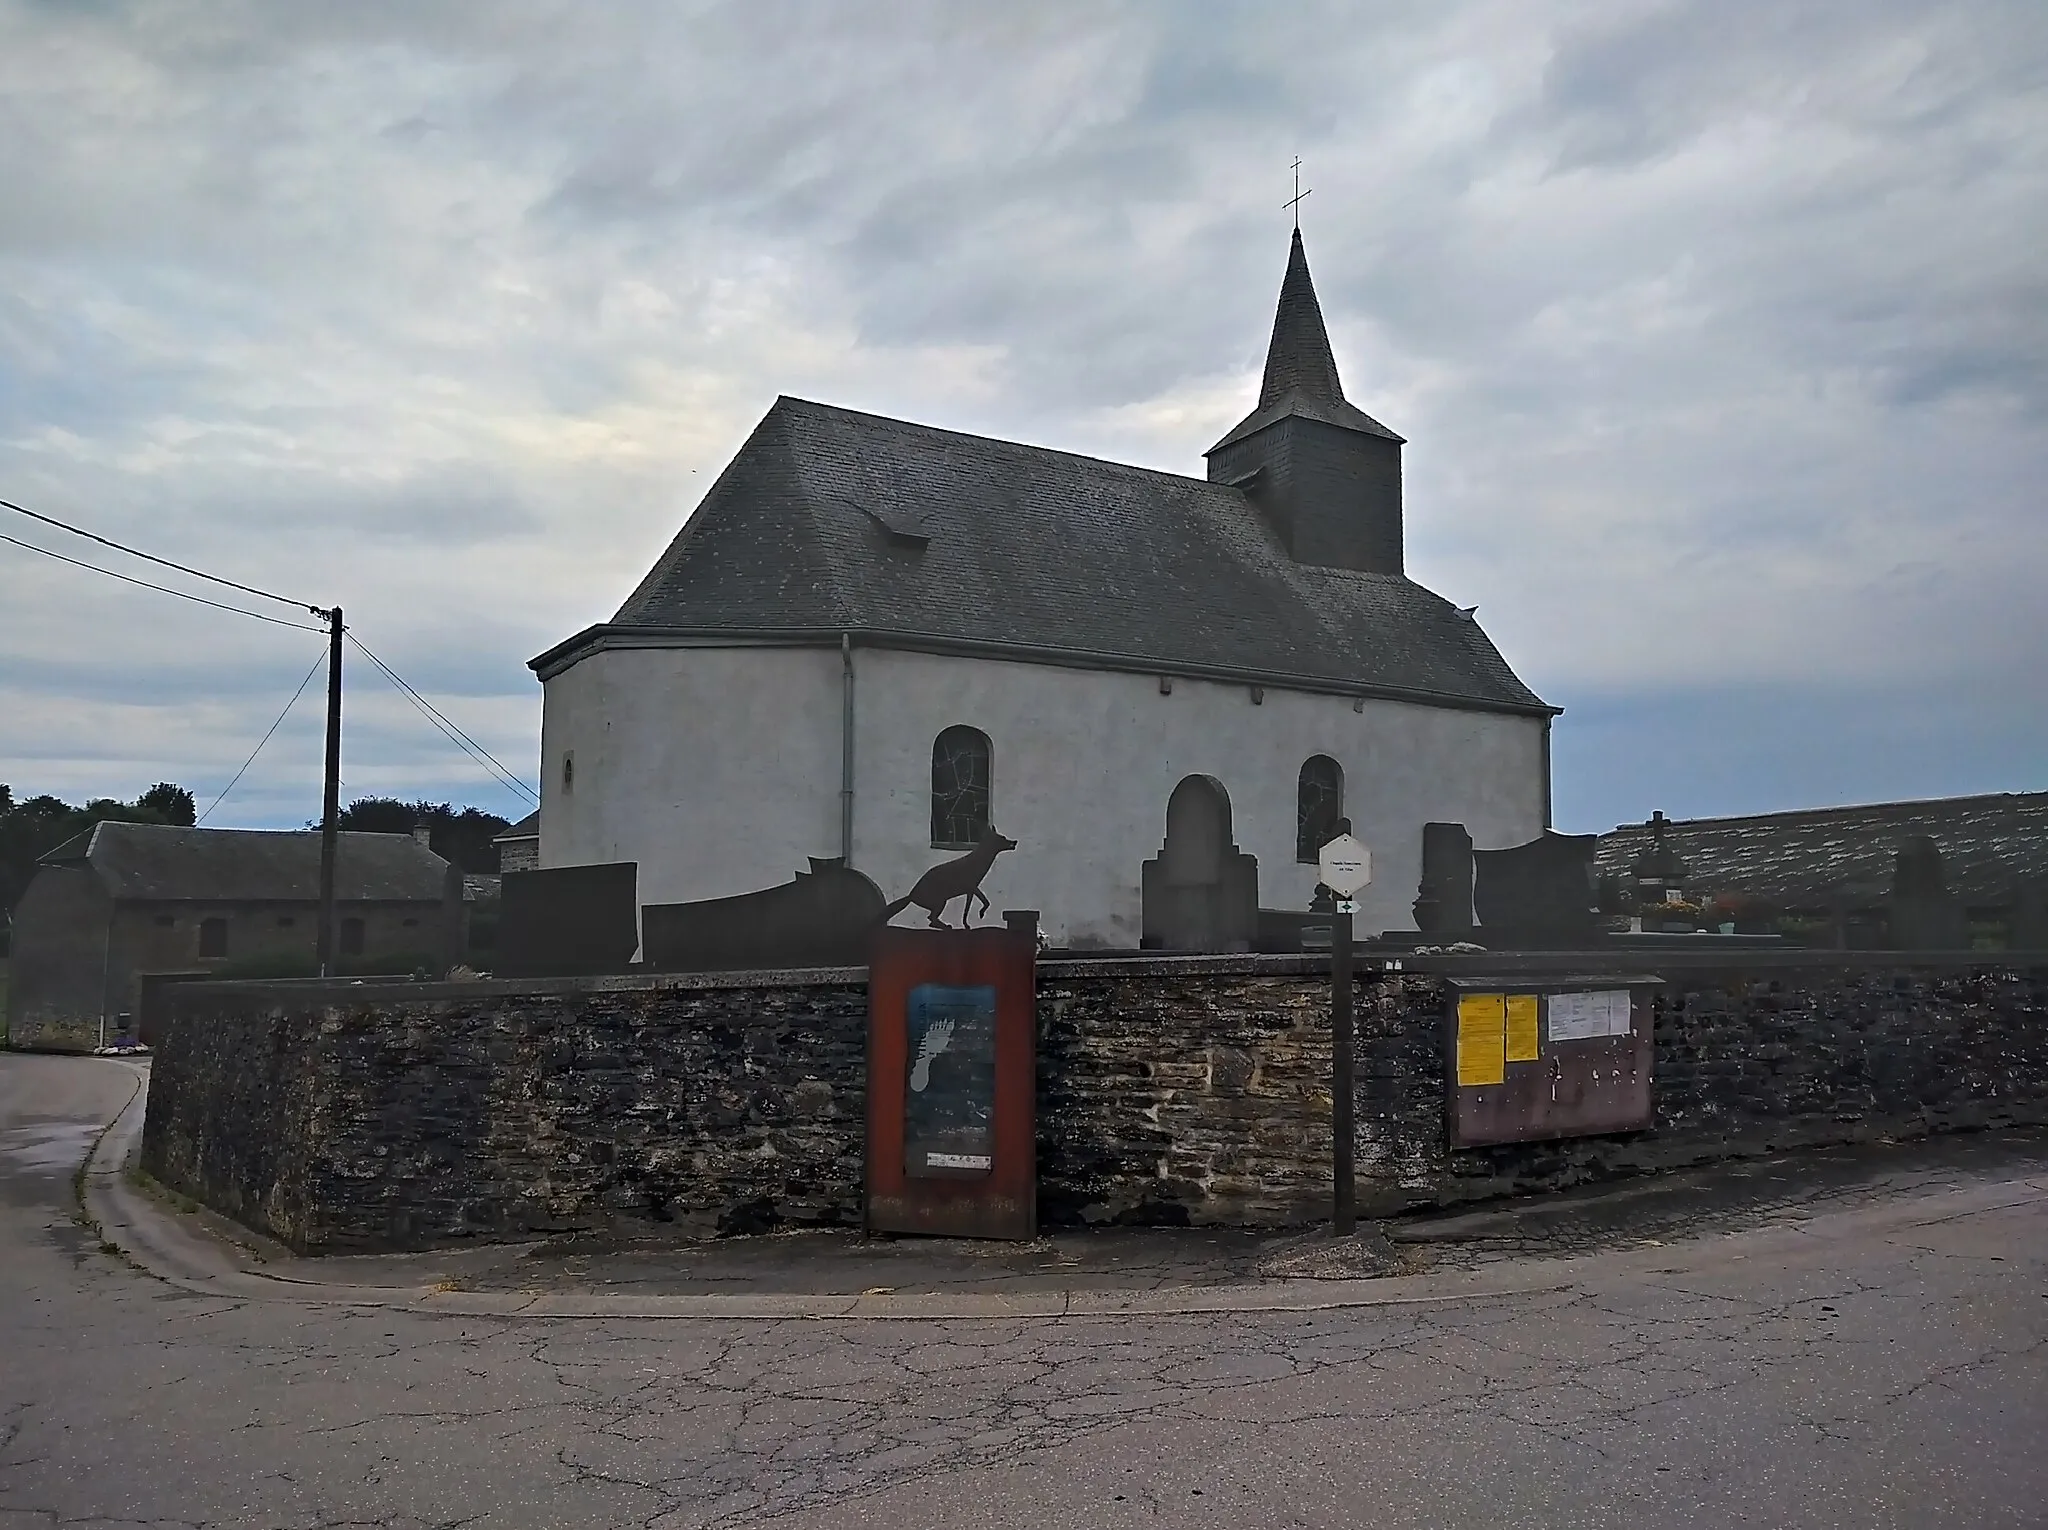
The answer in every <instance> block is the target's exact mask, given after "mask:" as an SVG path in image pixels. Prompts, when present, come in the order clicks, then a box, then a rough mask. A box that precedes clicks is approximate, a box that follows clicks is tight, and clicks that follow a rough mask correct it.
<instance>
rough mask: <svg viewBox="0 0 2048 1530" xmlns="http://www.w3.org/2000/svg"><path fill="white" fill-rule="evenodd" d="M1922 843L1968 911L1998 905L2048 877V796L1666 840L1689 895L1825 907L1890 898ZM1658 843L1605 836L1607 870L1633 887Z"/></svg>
mask: <svg viewBox="0 0 2048 1530" xmlns="http://www.w3.org/2000/svg"><path fill="white" fill-rule="evenodd" d="M1915 834H1926V835H1930V836H1931V837H1932V838H1933V840H1934V842H1935V844H1936V845H1937V846H1939V847H1940V850H1941V864H1942V871H1943V873H1944V875H1945V876H1946V878H1947V880H1948V884H1949V887H1950V889H1951V890H1952V891H1953V892H1955V893H1957V894H1958V895H1959V896H1960V897H1961V898H1962V899H1963V901H1964V902H1965V903H1970V904H1977V905H1992V904H2000V903H2003V902H2005V901H2006V899H2007V898H2009V897H2010V896H2011V894H2012V888H2013V883H2014V881H2015V880H2016V879H2018V878H2021V877H2026V878H2034V877H2048V792H2005V793H1999V794H1996V795H1990V796H1981V797H1938V798H1932V799H1929V800H1926V801H1919V802H1873V803H1865V804H1861V805H1858V806H1855V807H1838V808H1817V809H1812V810H1809V811H1806V812H1797V813H1759V814H1756V815H1754V816H1752V817H1747V818H1693V819H1680V820H1677V821H1675V822H1672V823H1670V824H1668V825H1667V826H1666V828H1665V831H1664V841H1665V843H1666V845H1668V846H1669V847H1670V848H1671V849H1673V850H1675V851H1676V852H1677V853H1678V855H1679V857H1680V859H1682V860H1683V861H1685V863H1686V867H1687V881H1686V885H1687V887H1688V888H1689V889H1696V890H1699V891H1702V892H1709V893H1723V892H1733V893H1747V894H1749V895H1751V896H1753V897H1757V898H1761V899H1763V900H1764V901H1765V902H1768V903H1772V904H1775V905H1777V906H1778V907H1780V908H1825V907H1827V906H1828V904H1829V902H1830V899H1831V898H1832V896H1833V894H1834V891H1835V889H1837V888H1840V889H1842V890H1843V891H1844V892H1845V893H1847V894H1848V895H1849V897H1850V899H1851V901H1852V902H1858V903H1869V902H1873V901H1875V900H1878V899H1881V898H1883V897H1884V896H1885V894H1886V893H1887V892H1888V891H1889V889H1890V887H1891V880H1892V864H1893V859H1894V857H1895V856H1896V855H1897V853H1898V848H1899V845H1900V843H1901V842H1902V841H1904V840H1905V839H1906V838H1908V837H1909V836H1911V835H1915ZM1650 839H1651V834H1650V828H1649V826H1648V825H1647V824H1623V825H1622V826H1621V827H1619V828H1617V829H1615V830H1614V831H1613V832H1612V833H1611V834H1603V835H1601V836H1600V847H1599V851H1598V853H1597V865H1598V868H1599V870H1600V871H1601V872H1602V873H1604V874H1610V875H1613V876H1615V877H1618V878H1626V877H1627V876H1628V874H1629V866H1630V864H1631V863H1632V862H1633V861H1634V860H1635V858H1636V857H1637V856H1638V855H1640V854H1641V853H1642V852H1643V851H1644V850H1646V849H1648V848H1649V845H1650Z"/></svg>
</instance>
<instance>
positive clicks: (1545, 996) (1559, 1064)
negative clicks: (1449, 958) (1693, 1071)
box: [1444, 974, 1660, 1147]
mask: <svg viewBox="0 0 2048 1530" xmlns="http://www.w3.org/2000/svg"><path fill="white" fill-rule="evenodd" d="M1659 982H1660V980H1659V979H1657V978H1653V977H1640V976H1626V975H1623V976H1608V975H1601V974H1592V975H1588V976H1583V977H1580V976H1573V977H1568V978H1546V979H1543V980H1541V981H1533V982H1532V981H1521V980H1517V979H1514V978H1511V977H1488V978H1458V979H1454V980H1452V982H1451V984H1450V998H1449V1001H1448V1004H1447V1006H1446V1008H1447V1013H1446V1016H1445V1048H1444V1052H1445V1055H1444V1082H1445V1116H1446V1120H1447V1123H1448V1126H1449V1130H1450V1140H1451V1146H1452V1147H1479V1146H1483V1145H1485V1144H1487V1143H1493V1142H1528V1141H1537V1140H1542V1139H1545V1138H1557V1137H1593V1136H1601V1135H1605V1134H1608V1133H1612V1132H1631V1131H1642V1130H1644V1129H1645V1128H1647V1127H1648V1126H1649V1125H1650V1124H1651V1121H1652V1118H1653V1096H1652V1092H1651V1077H1650V1074H1651V1065H1652V1063H1653V1061H1654V1059H1655V1055H1656V1053H1655V1041H1654V1037H1653V1035H1652V1021H1653V1010H1652V1006H1651V1002H1650V998H1651V995H1652V993H1653V992H1654V991H1655V989H1656V987H1657V986H1658V984H1659Z"/></svg>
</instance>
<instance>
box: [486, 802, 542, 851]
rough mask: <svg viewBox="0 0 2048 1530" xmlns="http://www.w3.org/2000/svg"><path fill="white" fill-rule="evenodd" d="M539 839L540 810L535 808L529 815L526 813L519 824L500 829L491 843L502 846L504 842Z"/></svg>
mask: <svg viewBox="0 0 2048 1530" xmlns="http://www.w3.org/2000/svg"><path fill="white" fill-rule="evenodd" d="M539 838H540V809H539V808H535V809H534V810H533V811H532V812H531V813H528V814H527V815H526V816H525V817H524V818H522V819H520V820H519V822H517V823H515V824H508V825H507V826H506V827H505V828H503V829H501V830H500V831H499V832H498V833H497V834H496V835H495V836H493V837H492V839H491V843H492V844H494V845H502V844H504V843H506V841H508V840H516V839H539Z"/></svg>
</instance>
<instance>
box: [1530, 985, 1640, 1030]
mask: <svg viewBox="0 0 2048 1530" xmlns="http://www.w3.org/2000/svg"><path fill="white" fill-rule="evenodd" d="M1545 1007H1546V1008H1547V1009H1548V1010H1549V1027H1548V1032H1549V1036H1550V1039H1551V1040H1552V1041H1587V1040H1590V1039H1592V1038H1593V1037H1596V1036H1626V1035H1628V1033H1629V1030H1630V1028H1631V1026H1630V1012H1629V997H1628V990H1627V989H1626V988H1616V989H1610V990H1607V991H1605V992H1601V993H1554V994H1552V995H1550V997H1549V998H1548V999H1547V1000H1546V1001H1545Z"/></svg>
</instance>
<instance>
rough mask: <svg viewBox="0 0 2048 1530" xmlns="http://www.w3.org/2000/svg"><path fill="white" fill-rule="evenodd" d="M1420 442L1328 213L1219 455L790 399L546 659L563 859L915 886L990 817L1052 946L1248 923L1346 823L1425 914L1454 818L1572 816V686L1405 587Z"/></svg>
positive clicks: (1535, 826) (1119, 944)
mask: <svg viewBox="0 0 2048 1530" xmlns="http://www.w3.org/2000/svg"><path fill="white" fill-rule="evenodd" d="M1402 445H1403V440H1402V438H1401V437H1400V436H1399V435H1397V434H1395V432H1393V431H1392V430H1389V429H1388V428H1387V427H1386V426H1384V425H1382V424H1380V423H1379V422H1378V421H1377V420H1375V419H1373V418H1371V417H1370V416H1369V415H1367V414H1365V413H1364V412H1363V411H1362V410H1360V409H1358V408H1357V407H1356V406H1355V405H1353V404H1352V403H1350V402H1349V401H1348V400H1347V399H1346V398H1345V396H1344V390H1343V387H1342V385H1341V384H1340V382H1339V381H1338V375H1337V365H1336V360H1335V358H1334V356H1333V355H1332V352H1331V348H1330V340H1329V335H1328V332H1327V330H1326V328H1325V326H1324V323H1323V315H1322V310H1321V307H1320V305H1319V304H1318V303H1317V301H1316V294H1315V288H1314V286H1313V284H1312V282H1311V281H1310V278H1309V268H1308V258H1307V255H1306V253H1305V251H1304V249H1303V246H1302V241H1301V233H1300V231H1299V230H1298V229H1297V230H1296V231H1295V234H1294V241H1293V246H1292V249H1291V250H1290V253H1289V256H1288V261H1287V271H1286V275H1285V277H1284V279H1283V281H1282V285H1281V289H1280V301H1279V307H1278V311H1277V313H1276V314H1275V317H1274V321H1273V336H1272V342H1271V346H1270V348H1269V350H1268V352H1267V356H1266V368H1265V376H1264V380H1263V382H1262V384H1261V386H1260V389H1259V397H1258V401H1257V403H1256V404H1255V405H1254V407H1253V408H1252V410H1251V412H1250V413H1249V414H1247V415H1246V416H1245V417H1244V419H1243V420H1242V421H1241V422H1240V423H1239V424H1238V425H1236V426H1235V427H1234V428H1233V429H1232V430H1230V431H1229V433H1227V434H1226V435H1225V436H1224V437H1223V438H1222V439H1221V440H1220V441H1218V442H1217V443H1216V444H1215V445H1214V446H1213V447H1211V448H1210V449H1209V451H1208V453H1207V454H1206V455H1207V463H1208V471H1207V473H1206V475H1205V476H1203V477H1201V478H1195V477H1184V476H1181V475H1179V474H1174V473H1164V472H1157V471H1153V470H1150V469H1146V468H1138V467H1129V466H1125V465H1124V464H1121V463H1116V462H1106V461H1102V460H1099V459H1096V458H1091V457H1083V456H1076V455H1073V454H1070V453H1066V452H1060V451H1053V450H1048V449H1046V448H1043V447H1037V446H1022V445H1018V444H1016V443H1014V442H1009V441H999V440H992V439H989V438H986V437H982V436H975V435H966V434H962V433H959V432H955V431H949V430H940V429H937V428H935V427H932V426H929V425H919V424H913V423H911V422H909V421H905V420H894V419H886V418H883V417H881V416H877V415H871V414H863V413H859V412H857V411H855V410H851V409H842V408H837V407H834V406H832V405H827V404H818V403H811V402H807V401H805V400H802V399H795V398H787V397H785V398H780V399H777V400H776V402H775V404H774V405H773V407H772V408H770V409H769V411H768V413H767V414H766V415H765V416H764V417H763V418H762V420H761V422H760V424H759V425H757V426H756V427H755V429H754V431H753V434H752V435H750V436H749V437H748V438H747V440H746V443H745V444H744V445H743V446H742V447H741V448H740V450H739V453H738V455H737V456H735V457H734V458H733V460H732V462H731V463H730V464H729V465H728V466H727V467H726V469H725V470H724V472H723V473H721V474H720V475H719V477H718V480H717V481H716V483H714V484H713V486H712V487H711V489H710V491H709V493H707V494H706V495H705V497H704V499H703V501H702V503H700V504H699V505H698V507H697V509H696V511H695V513H694V514H693V515H691V516H690V517H689V519H688V521H687V522H686V523H685V524H684V526H683V528H682V530H681V531H680V532H679V533H678V534H677V536H676V538H675V540H674V541H673V542H672V543H671V544H670V545H669V547H668V549H667V551H666V552H664V553H663V554H662V556H661V558H660V560H659V561H658V562H657V563H656V564H655V565H654V567H653V568H652V569H651V570H650V571H649V572H648V574H647V576H646V577H645V578H644V579H643V580H642V581H641V582H640V585H639V587H638V588H637V589H635V590H634V591H633V592H632V594H631V595H630V596H629V597H628V598H627V600H626V602H625V604H624V605H622V606H621V607H620V608H619V610H618V614H617V615H615V616H614V617H613V618H612V619H611V620H610V621H608V622H605V623H602V624H600V625H598V626H594V627H590V628H588V629H587V630H585V631H583V632H579V633H577V634H576V635H575V636H574V637H572V638H569V639H568V640H567V641H565V642H563V643H561V644H559V645H557V646H556V647H554V648H551V649H550V650H548V651H547V652H546V653H544V654H542V655H541V656H540V657H539V658H537V659H535V660H533V661H532V667H533V669H534V670H535V671H536V673H537V674H538V675H539V677H540V679H541V681H542V684H543V687H544V702H543V714H542V730H541V751H542V759H541V764H542V781H543V786H542V799H541V811H540V826H539V827H540V847H539V857H540V865H541V866H542V867H558V866H574V865H587V864H593V863H600V862H616V861H634V862H637V863H638V865H639V899H640V902H641V903H642V904H643V905H644V904H653V903H667V902H689V901H694V900H698V899H708V898H720V897H726V896H729V895H733V894H738V893H745V892H750V891H753V890H755V889H760V888H767V887H772V886H775V885H777V884H780V883H786V882H788V881H790V879H791V878H792V877H793V876H794V875H795V874H797V873H799V872H802V871H804V870H806V868H808V867H811V866H813V865H815V864H818V863H820V862H828V863H829V862H832V861H839V862H841V863H843V864H844V865H846V866H850V867H852V868H854V869H855V870H858V871H860V872H862V873H864V874H865V875H866V876H868V877H869V878H871V879H872V880H873V881H874V882H875V883H876V885H877V886H878V887H879V888H880V889H881V891H882V892H883V894H884V895H885V896H887V897H889V898H897V897H900V896H902V895H903V894H905V893H906V892H908V891H909V890H910V888H911V886H912V884H913V883H914V882H915V881H916V879H917V877H918V875H919V874H920V873H921V872H922V871H923V870H925V868H927V867H928V866H930V865H932V864H934V863H935V862H937V861H940V860H943V859H946V858H948V857H950V856H953V855H956V854H959V853H962V852H964V851H966V850H968V849H971V848H972V847H973V846H975V845H976V844H977V843H979V842H981V841H982V840H983V838H984V836H985V835H987V834H988V833H990V832H991V831H994V832H996V833H1000V834H1001V835H1004V836H1007V837H1008V838H1010V839H1013V840H1015V841H1016V842H1017V844H1016V848H1015V849H1014V850H1009V851H1006V852H1005V853H1003V854H1001V855H999V856H998V857H997V858H996V859H995V862H994V865H993V868H992V869H991V870H990V872H989V873H988V876H987V879H986V881H985V882H984V884H983V887H984V890H985V891H986V893H987V895H988V897H989V899H990V900H991V907H992V909H993V910H994V911H996V914H999V913H1000V911H1002V910H1004V909H1034V910H1038V911H1039V913H1040V916H1041V923H1042V928H1043V929H1044V931H1045V933H1046V935H1047V937H1048V938H1049V940H1050V941H1051V943H1052V944H1053V945H1056V946H1063V947H1068V948H1073V949H1084V950H1085V949H1129V948H1136V947H1140V946H1148V947H1154V948H1163V949H1171V950H1243V949H1246V948H1247V947H1248V945H1249V943H1250V941H1251V938H1252V934H1251V925H1250V922H1249V919H1250V917H1251V913H1252V911H1255V910H1256V909H1257V908H1261V907H1263V908H1268V909H1285V910H1306V909H1307V908H1308V907H1309V904H1310V902H1311V899H1312V897H1313V895H1314V892H1315V889H1316V885H1317V875H1316V865H1315V862H1316V854H1317V851H1318V849H1319V848H1320V847H1321V845H1322V844H1323V842H1324V841H1325V840H1326V839H1328V838H1329V837H1330V836H1331V835H1332V834H1333V833H1334V832H1335V826H1336V823H1337V820H1338V819H1339V818H1348V819H1349V820H1350V822H1351V825H1352V830H1353V832H1354V833H1355V834H1357V835H1358V836H1359V837H1360V838H1361V839H1363V840H1364V841H1365V842H1366V843H1367V845H1368V846H1369V847H1370V848H1371V850H1372V852H1373V856H1374V876H1375V880H1374V883H1373V885H1372V886H1371V887H1369V888H1368V889H1366V891H1365V892H1364V893H1362V894H1361V895H1360V898H1359V918H1358V928H1359V929H1360V930H1361V931H1367V932H1370V931H1378V930H1399V929H1412V928H1413V925H1414V921H1413V917H1412V914H1411V911H1410V905H1411V903H1412V901H1413V899H1414V898H1415V895H1416V885H1417V879H1418V875H1419V872H1420V868H1421V853H1422V829H1423V825H1424V824H1425V823H1429V822H1432V821H1450V822H1457V823H1462V824H1464V825H1465V826H1466V827H1467V828H1468V829H1469V830H1470V832H1471V834H1472V838H1473V841H1474V843H1475V844H1476V845H1477V846H1478V847H1480V848H1482V849H1484V848H1498V847H1505V846H1509V845H1517V844H1521V843H1523V842H1525V841H1527V840H1530V839H1533V838H1535V837H1536V836H1537V835H1538V834H1539V833H1540V832H1541V831H1542V830H1543V829H1545V828H1546V827H1548V825H1549V818H1550V724H1551V718H1552V717H1553V716H1554V715H1555V714H1556V712H1557V710H1558V709H1557V708H1554V707H1550V706H1547V705H1545V703H1544V702H1542V701H1541V700H1540V699H1538V698H1537V696H1536V695H1535V694H1534V693H1533V692H1531V691H1530V690H1529V688H1528V687H1527V686H1525V685H1524V684H1523V683H1522V682H1521V680H1520V679H1518V678H1517V677H1516V675H1515V673H1514V671H1513V670H1512V669H1511V668H1510V667H1509V666H1508V664H1507V662H1506V661H1505V660H1504V659H1503V658H1502V657H1501V655H1500V653H1499V651H1498V650H1496V649H1495V647H1494V646H1493V644H1492V643H1491V642H1490V641H1489V640H1488V639H1487V637H1486V635H1485V633H1484V632H1482V631H1481V630H1480V627H1479V625H1478V623H1477V622H1476V621H1475V620H1474V619H1473V616H1472V613H1471V612H1470V611H1465V610H1460V609H1459V608H1458V607H1457V606H1455V605H1453V604H1452V603H1451V602H1450V601H1448V600H1445V599H1443V598H1442V597H1440V596H1438V595H1436V594H1433V593H1432V592H1430V591H1428V590H1426V589H1424V588H1422V586H1421V585H1419V584H1416V583H1415V582H1414V581H1412V580H1410V579H1409V578H1408V576H1407V574H1406V572H1405V567H1404V561H1403V551H1402V546H1403V526H1402V514H1403V512H1402V503H1401V448H1402ZM916 915H917V911H916V910H912V917H915V916H916ZM950 917H952V918H953V920H954V921H955V922H958V919H959V912H958V908H957V905H956V907H955V909H954V910H952V911H951V914H950ZM984 917H985V918H993V917H994V915H989V916H984Z"/></svg>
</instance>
